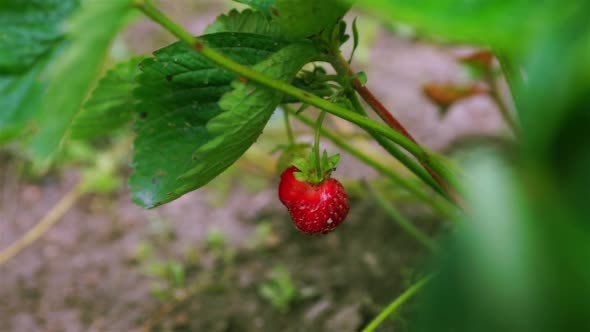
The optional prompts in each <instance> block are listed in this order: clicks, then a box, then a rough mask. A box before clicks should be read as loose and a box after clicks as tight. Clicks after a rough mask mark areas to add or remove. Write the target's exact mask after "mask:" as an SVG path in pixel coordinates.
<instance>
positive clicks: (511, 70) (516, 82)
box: [494, 51, 524, 114]
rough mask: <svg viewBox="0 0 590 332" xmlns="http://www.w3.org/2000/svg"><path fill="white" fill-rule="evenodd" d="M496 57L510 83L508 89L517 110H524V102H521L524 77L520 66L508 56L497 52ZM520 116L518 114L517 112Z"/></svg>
mask: <svg viewBox="0 0 590 332" xmlns="http://www.w3.org/2000/svg"><path fill="white" fill-rule="evenodd" d="M494 53H495V54H496V57H497V58H498V62H500V67H501V69H502V73H503V74H504V77H505V78H506V82H508V87H509V88H510V94H511V95H512V99H513V100H514V104H515V105H516V109H517V110H519V109H522V101H521V100H520V95H519V93H520V91H521V89H522V88H523V86H524V84H523V80H522V75H521V74H520V72H519V68H518V66H515V65H514V64H513V63H512V61H511V59H509V58H508V56H507V55H506V54H503V53H501V52H498V51H495V52H494ZM517 114H518V112H517Z"/></svg>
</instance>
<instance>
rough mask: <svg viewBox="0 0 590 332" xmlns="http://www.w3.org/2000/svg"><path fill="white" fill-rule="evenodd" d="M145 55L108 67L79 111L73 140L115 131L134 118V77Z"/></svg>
mask: <svg viewBox="0 0 590 332" xmlns="http://www.w3.org/2000/svg"><path fill="white" fill-rule="evenodd" d="M142 60H143V57H136V58H133V59H131V60H129V61H126V62H124V63H121V64H119V65H117V66H115V67H114V68H113V69H111V70H109V71H108V72H107V73H106V75H105V77H103V78H102V79H101V80H100V81H99V82H98V86H97V87H96V89H95V90H94V92H93V93H92V96H91V97H90V99H89V100H88V101H86V103H84V106H83V108H82V110H81V111H80V112H78V113H77V114H76V117H75V118H74V120H73V122H72V125H71V127H70V137H71V138H72V139H91V138H95V137H98V136H102V135H105V134H108V133H111V132H113V131H114V130H117V129H119V128H121V127H123V126H125V125H127V124H129V122H130V121H131V119H132V116H133V110H134V107H135V102H136V100H135V97H134V96H133V90H134V89H135V87H136V86H137V83H136V82H135V76H136V75H137V74H138V73H139V63H140V62H141V61H142Z"/></svg>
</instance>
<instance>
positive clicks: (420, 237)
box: [368, 185, 437, 252]
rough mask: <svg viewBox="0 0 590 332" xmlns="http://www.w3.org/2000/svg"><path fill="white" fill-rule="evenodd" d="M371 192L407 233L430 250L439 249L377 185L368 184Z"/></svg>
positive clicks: (376, 200)
mask: <svg viewBox="0 0 590 332" xmlns="http://www.w3.org/2000/svg"><path fill="white" fill-rule="evenodd" d="M368 187H369V190H370V192H371V193H372V194H373V197H374V198H375V202H377V204H378V205H379V206H380V207H381V208H382V209H383V211H385V213H387V215H389V217H391V219H392V220H393V221H395V222H396V223H397V224H398V225H399V226H400V227H401V228H402V229H403V230H404V231H406V233H408V234H409V235H411V236H412V237H413V238H414V239H415V240H416V241H418V242H419V243H420V244H422V245H423V246H424V247H425V248H426V249H428V250H429V251H430V252H435V251H436V249H437V245H436V243H434V241H432V240H431V239H430V238H429V237H428V235H426V234H424V232H422V231H421V230H420V229H419V228H418V227H416V226H414V224H412V222H410V221H409V220H408V219H407V218H406V217H405V216H404V215H403V214H401V213H400V212H399V211H398V210H397V209H396V208H395V207H394V206H393V205H391V203H390V202H389V201H388V199H387V198H386V197H385V195H383V194H382V193H380V192H379V191H378V190H377V189H375V187H373V186H371V185H368Z"/></svg>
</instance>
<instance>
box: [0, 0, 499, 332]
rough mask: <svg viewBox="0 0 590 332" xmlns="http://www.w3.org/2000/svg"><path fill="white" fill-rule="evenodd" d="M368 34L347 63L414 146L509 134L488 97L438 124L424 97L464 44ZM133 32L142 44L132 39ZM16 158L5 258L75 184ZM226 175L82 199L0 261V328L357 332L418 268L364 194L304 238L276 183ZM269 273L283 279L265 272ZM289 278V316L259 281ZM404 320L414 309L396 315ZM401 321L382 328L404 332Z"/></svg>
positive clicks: (0, 242) (399, 235) (449, 77)
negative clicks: (319, 232)
mask: <svg viewBox="0 0 590 332" xmlns="http://www.w3.org/2000/svg"><path fill="white" fill-rule="evenodd" d="M169 6H170V8H168V9H169V10H170V11H171V12H172V13H173V14H174V15H176V16H177V17H179V18H180V19H181V21H182V22H183V23H184V24H186V25H187V26H188V27H190V28H191V30H192V31H194V32H195V33H198V32H199V31H201V30H202V29H203V28H204V26H205V24H204V23H203V22H205V23H206V22H207V20H209V21H210V20H212V17H214V14H212V13H215V8H216V7H218V6H219V5H218V2H215V3H213V5H211V4H210V5H208V6H206V8H207V9H206V11H201V12H199V11H197V10H198V9H199V8H194V11H195V12H197V14H195V15H196V16H195V17H187V16H188V15H186V14H184V15H183V13H182V8H183V7H182V5H181V4H179V5H177V6H176V5H175V6H172V5H169ZM212 8H213V9H212ZM196 17H198V18H199V19H197V18H196ZM204 18H205V19H204ZM156 30H157V27H154V26H153V25H152V24H151V23H149V22H138V23H137V24H135V25H134V26H133V27H132V28H131V29H130V30H129V31H128V32H127V33H126V37H125V38H126V39H127V43H128V44H129V47H130V48H131V49H132V50H133V51H134V52H135V51H141V50H143V51H147V50H152V49H154V48H155V47H157V46H159V45H162V44H165V43H166V42H167V41H168V39H167V38H168V37H166V36H165V35H162V33H161V32H154V31H156ZM361 33H362V31H361ZM373 34H374V41H373V42H372V43H371V44H370V45H369V47H370V53H367V56H366V57H365V58H364V60H362V61H360V63H358V64H357V67H358V68H359V70H360V69H363V70H365V71H366V72H367V74H368V77H369V86H370V87H372V88H373V90H374V91H375V93H376V94H377V95H379V96H380V97H381V98H382V99H383V102H384V103H385V104H386V105H388V106H390V107H391V108H392V110H393V111H394V113H395V114H396V115H397V116H398V117H399V119H400V120H401V121H402V123H404V124H406V126H407V127H408V129H409V130H410V132H412V133H415V135H416V137H417V138H418V140H419V141H420V142H422V143H425V144H426V145H428V146H430V147H432V148H434V149H438V150H441V149H444V150H447V149H449V147H451V146H452V145H453V142H456V141H458V140H459V139H460V138H461V137H466V136H472V135H483V136H489V135H491V136H498V135H505V130H506V129H505V127H504V126H503V124H502V121H501V118H500V116H499V114H498V112H497V110H496V109H495V106H494V105H493V103H492V101H491V100H490V99H489V98H487V97H481V96H480V97H474V98H470V99H468V100H465V101H463V102H461V103H459V104H458V105H456V106H454V107H453V108H452V109H451V110H449V112H448V114H447V115H446V116H444V117H441V116H440V113H439V111H438V109H437V108H436V107H435V106H434V105H432V104H430V103H429V102H428V101H427V100H426V99H425V98H424V96H423V95H422V93H421V89H420V87H421V85H422V84H424V83H426V82H429V81H432V80H437V81H444V82H446V81H455V82H457V81H459V82H461V81H462V80H465V77H464V73H463V72H462V71H461V69H460V68H459V66H458V65H457V64H456V63H455V61H454V56H453V54H455V53H457V52H460V51H461V49H457V48H455V49H449V48H442V47H437V46H432V45H429V44H427V43H416V42H414V41H411V40H408V39H404V38H401V37H397V36H394V35H392V34H391V33H390V32H388V31H386V30H385V29H383V28H376V29H375V31H374V32H373ZM142 36H150V42H145V43H144V42H141V43H139V42H138V40H142V41H143V40H144V39H142ZM158 36H161V38H160V37H158ZM146 38H147V37H146ZM341 125H342V126H344V127H345V126H346V125H345V124H341ZM344 157H345V158H348V160H350V157H349V156H344ZM345 160H346V159H345ZM22 164H23V162H22V161H21V160H20V159H18V158H17V157H15V156H14V155H13V154H11V153H1V154H0V249H2V248H5V247H7V246H8V245H9V244H10V243H12V242H13V241H14V240H15V239H17V238H19V237H20V236H21V235H22V234H23V233H24V232H26V231H27V230H28V229H30V228H31V227H32V226H33V225H34V224H35V222H36V221H38V220H39V219H40V218H41V217H42V216H43V215H44V214H45V213H46V212H47V211H48V210H49V209H50V208H51V207H52V206H53V205H54V204H55V203H56V202H57V201H58V200H59V199H60V198H61V197H62V196H63V195H64V194H65V193H66V192H68V191H69V190H70V189H71V188H72V187H73V186H74V185H75V183H76V181H77V171H76V170H74V169H67V170H64V171H62V172H61V173H53V174H51V175H49V176H46V177H43V178H42V179H35V178H31V177H27V176H23V175H22V174H23V171H22ZM343 164H344V165H346V166H343V167H342V169H339V171H338V172H339V173H340V174H341V176H342V177H345V178H349V179H352V180H353V181H356V180H359V179H362V178H366V177H371V176H373V175H372V174H373V173H372V172H370V171H369V170H367V169H366V168H362V167H361V166H360V164H358V163H354V162H352V161H351V162H349V163H347V162H345V163H343ZM122 172H123V173H125V172H128V170H122ZM224 181H229V182H230V184H232V187H233V188H234V189H232V190H230V191H227V190H225V189H224V190H221V189H220V188H221V187H224V188H226V187H225V186H227V183H226V182H221V181H220V182H214V183H212V184H211V186H210V187H209V188H208V189H204V190H199V191H197V192H193V193H191V194H188V195H186V196H184V197H182V198H181V199H179V200H177V201H175V202H172V203H171V204H168V205H166V206H163V207H161V208H158V209H156V210H151V211H145V210H142V209H141V208H139V207H136V206H134V205H133V204H132V203H131V201H130V195H129V192H128V191H127V190H126V189H125V188H122V189H120V190H118V191H117V192H115V193H113V194H110V195H87V196H84V197H83V198H82V199H80V200H79V201H78V202H77V203H76V204H75V206H74V207H73V208H72V209H71V210H70V211H68V212H67V213H66V215H65V217H64V218H63V220H62V221H61V222H60V223H59V224H58V225H57V226H56V227H54V228H53V229H51V230H50V231H49V232H48V234H47V235H46V236H45V237H44V238H43V239H41V240H40V241H38V242H37V243H35V244H34V245H33V246H31V247H30V248H28V249H27V250H25V251H24V252H23V253H21V254H20V255H18V256H17V257H16V258H15V259H13V260H11V261H10V262H8V263H7V264H5V265H3V266H0V331H15V332H21V331H22V332H35V331H55V332H58V331H60V332H61V331H66V332H70V331H72V332H77V331H109V332H110V331H113V332H118V331H135V330H141V329H145V328H153V329H154V330H162V331H341V332H346V331H358V330H359V329H360V328H361V327H362V326H363V325H364V324H366V323H367V322H368V320H370V319H371V318H372V317H374V315H375V314H376V313H377V312H378V311H379V310H380V309H381V308H382V307H383V306H384V305H386V304H387V303H388V302H389V301H391V300H392V299H393V298H394V297H395V296H396V295H398V294H399V293H400V292H401V291H402V290H403V289H404V288H405V287H406V286H407V285H408V284H409V283H410V282H411V281H412V280H413V279H414V278H416V277H417V276H418V275H419V274H420V270H421V269H422V268H423V266H424V264H425V263H426V262H427V261H428V257H427V255H425V251H424V250H423V249H422V248H421V247H420V245H419V244H418V243H416V242H415V241H414V240H413V239H412V238H411V237H409V236H407V235H406V234H405V233H403V231H402V230H401V229H400V228H399V227H397V226H396V225H395V224H394V223H393V222H392V221H391V220H389V219H388V218H387V217H386V216H385V215H384V213H383V212H381V210H380V209H379V208H378V207H377V206H376V205H375V203H373V202H372V201H371V200H370V199H367V198H361V197H355V198H354V199H353V202H352V209H351V212H350V216H349V218H348V220H347V221H346V223H345V224H344V225H343V227H341V228H340V229H339V230H338V231H336V232H334V233H333V234H330V235H328V236H324V237H307V236H303V235H300V234H299V233H297V232H296V231H295V230H294V229H293V227H292V226H291V225H290V222H289V220H288V215H287V213H286V211H285V209H284V208H282V206H280V203H279V202H278V199H277V198H276V191H275V188H276V181H275V180H268V179H267V180H262V185H260V183H259V184H257V185H252V184H247V183H246V184H245V183H243V182H242V181H238V180H236V179H235V178H233V177H230V176H228V178H227V179H226V180H224ZM234 182H235V183H234ZM403 210H404V211H405V212H406V213H407V214H408V215H409V216H410V217H411V219H412V220H413V221H415V222H416V223H418V224H419V225H420V226H421V227H422V228H423V229H424V230H426V231H427V232H429V233H430V234H436V233H437V230H440V228H441V227H440V225H441V223H440V222H439V221H438V220H436V219H435V218H434V217H432V216H430V215H429V213H428V212H427V211H425V210H424V209H420V208H416V207H415V206H414V205H410V206H403ZM163 262H164V263H165V262H176V263H178V264H176V265H179V266H181V270H182V273H180V274H179V273H172V274H173V276H172V277H171V278H170V276H169V273H168V274H167V273H162V272H161V270H162V266H161V265H162V264H163ZM280 267H283V268H284V269H285V270H286V272H283V273H282V274H280V273H279V275H282V277H276V273H275V272H276V270H277V269H279V270H280ZM171 269H172V270H175V269H176V270H175V271H177V270H178V268H171ZM158 271H160V272H158ZM273 271H275V272H273ZM179 275H180V276H179ZM273 276H274V277H273ZM275 277H276V278H275ZM273 278H274V279H273ZM285 278H286V279H287V280H288V282H286V284H285V285H283V288H280V290H285V291H286V289H288V288H289V287H290V286H292V287H293V288H294V289H296V291H295V293H296V295H293V296H285V297H286V298H287V300H286V302H287V304H288V306H287V308H286V309H283V310H281V309H280V305H277V304H275V305H273V304H271V301H269V299H268V298H265V296H263V295H261V287H262V286H263V285H265V284H266V285H268V284H269V282H271V281H272V280H275V279H276V280H283V281H284V279H285ZM170 279H172V280H175V281H174V282H172V283H176V284H174V285H170V283H171V282H170ZM179 279H182V280H179ZM276 280H275V281H276ZM288 286H289V287H288ZM277 297H280V296H277ZM411 310H412V305H411V304H410V305H409V306H407V307H405V308H404V311H403V312H406V313H407V312H408V311H411ZM403 317H404V315H401V317H398V318H396V319H394V320H391V321H388V322H387V323H386V325H384V326H383V328H382V329H381V330H382V331H394V330H395V331H404V330H407V328H408V323H407V321H406V320H404V319H403Z"/></svg>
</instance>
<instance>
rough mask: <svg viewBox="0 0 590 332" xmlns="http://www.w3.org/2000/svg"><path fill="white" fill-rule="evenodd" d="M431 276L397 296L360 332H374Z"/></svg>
mask: <svg viewBox="0 0 590 332" xmlns="http://www.w3.org/2000/svg"><path fill="white" fill-rule="evenodd" d="M432 278H433V275H428V276H426V277H424V278H422V279H420V280H419V281H418V282H416V283H415V284H414V285H412V286H411V287H410V288H408V289H407V290H406V291H405V292H403V293H402V294H401V295H400V296H398V297H397V298H396V299H395V300H393V301H392V302H391V303H390V304H389V305H388V306H387V307H386V308H385V309H383V310H382V311H381V312H380V313H379V315H378V316H377V317H375V319H373V320H372V321H371V322H370V323H369V325H367V326H366V327H365V328H364V329H363V331H362V332H373V331H375V330H376V329H377V328H378V327H379V325H381V323H383V321H385V319H387V317H389V316H391V315H393V314H394V313H395V312H396V311H397V310H398V309H399V308H400V307H401V306H402V304H404V303H406V301H408V300H409V299H411V298H412V297H413V296H414V295H415V294H416V293H417V292H418V291H419V290H421V289H422V288H423V287H424V286H425V285H426V284H427V283H428V282H429V281H430V280H431V279H432Z"/></svg>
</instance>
